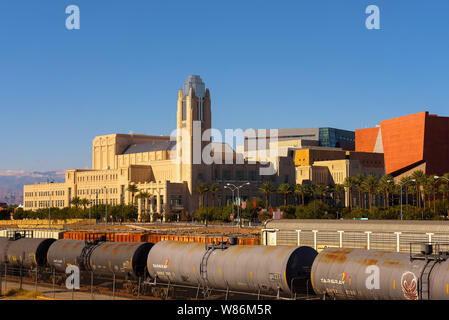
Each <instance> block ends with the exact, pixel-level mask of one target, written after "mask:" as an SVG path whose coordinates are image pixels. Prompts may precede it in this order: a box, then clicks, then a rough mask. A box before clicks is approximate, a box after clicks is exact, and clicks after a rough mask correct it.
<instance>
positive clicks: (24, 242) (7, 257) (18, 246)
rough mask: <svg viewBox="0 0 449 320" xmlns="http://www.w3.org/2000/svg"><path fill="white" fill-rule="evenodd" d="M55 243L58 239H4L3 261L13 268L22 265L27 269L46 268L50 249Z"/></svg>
mask: <svg viewBox="0 0 449 320" xmlns="http://www.w3.org/2000/svg"><path fill="white" fill-rule="evenodd" d="M55 241H56V239H34V238H20V239H17V240H12V239H8V238H3V239H2V240H1V241H0V252H2V258H1V260H2V262H3V263H4V262H7V263H9V265H11V266H20V265H22V266H23V267H25V268H34V267H36V266H39V267H40V266H44V265H45V264H46V263H47V251H48V248H49V247H50V246H51V244H52V243H53V242H55Z"/></svg>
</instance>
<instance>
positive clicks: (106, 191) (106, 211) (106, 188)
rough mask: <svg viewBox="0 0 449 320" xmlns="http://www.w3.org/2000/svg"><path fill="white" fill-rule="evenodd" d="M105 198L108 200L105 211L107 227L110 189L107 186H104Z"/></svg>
mask: <svg viewBox="0 0 449 320" xmlns="http://www.w3.org/2000/svg"><path fill="white" fill-rule="evenodd" d="M104 197H105V199H106V201H105V202H106V209H105V214H104V217H105V221H104V223H105V225H107V224H108V187H106V186H104Z"/></svg>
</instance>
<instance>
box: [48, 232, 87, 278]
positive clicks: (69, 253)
mask: <svg viewBox="0 0 449 320" xmlns="http://www.w3.org/2000/svg"><path fill="white" fill-rule="evenodd" d="M85 246H86V242H85V241H84V240H70V239H61V240H57V241H55V242H53V243H52V245H51V246H50V248H49V249H48V253H47V261H48V264H49V265H50V266H51V267H53V268H55V270H56V271H59V272H65V270H66V268H67V266H69V265H77V266H80V263H81V262H80V257H81V253H82V252H83V249H84V247H85ZM81 267H82V268H83V266H81Z"/></svg>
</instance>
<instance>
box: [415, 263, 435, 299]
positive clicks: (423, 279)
mask: <svg viewBox="0 0 449 320" xmlns="http://www.w3.org/2000/svg"><path fill="white" fill-rule="evenodd" d="M437 263H438V260H437V259H435V260H427V261H426V265H425V266H424V268H423V270H422V272H421V275H420V277H419V287H420V290H419V299H420V300H429V298H430V274H431V273H432V269H433V267H434V266H435V265H436V264H437Z"/></svg>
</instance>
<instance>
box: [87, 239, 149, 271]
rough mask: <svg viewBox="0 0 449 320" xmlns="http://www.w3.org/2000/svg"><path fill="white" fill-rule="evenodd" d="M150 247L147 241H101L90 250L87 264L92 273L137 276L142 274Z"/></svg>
mask: <svg viewBox="0 0 449 320" xmlns="http://www.w3.org/2000/svg"><path fill="white" fill-rule="evenodd" d="M152 247H153V244H152V243H149V242H102V243H100V244H99V245H98V246H97V247H96V248H95V249H94V250H93V251H92V254H91V255H90V260H89V265H90V268H91V270H92V271H93V272H94V273H102V274H115V275H116V276H119V277H126V276H128V275H130V276H133V277H136V278H137V277H139V276H143V275H144V270H145V266H146V261H147V257H148V252H149V251H150V249H151V248H152Z"/></svg>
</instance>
